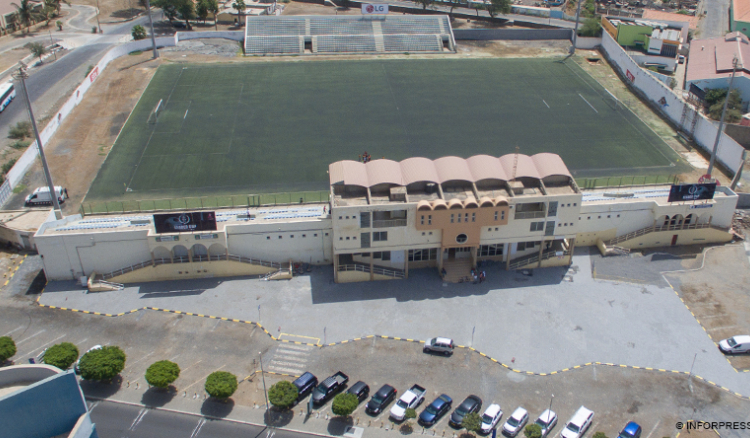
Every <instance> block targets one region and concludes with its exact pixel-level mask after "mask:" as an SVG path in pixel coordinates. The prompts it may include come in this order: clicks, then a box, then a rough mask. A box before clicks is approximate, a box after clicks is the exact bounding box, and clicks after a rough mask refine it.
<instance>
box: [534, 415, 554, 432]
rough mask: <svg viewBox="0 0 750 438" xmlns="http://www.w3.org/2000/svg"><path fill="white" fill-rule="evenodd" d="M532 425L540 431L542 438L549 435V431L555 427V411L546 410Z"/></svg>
mask: <svg viewBox="0 0 750 438" xmlns="http://www.w3.org/2000/svg"><path fill="white" fill-rule="evenodd" d="M534 424H536V425H537V426H539V428H540V429H542V438H545V437H546V436H547V435H548V434H549V431H550V430H552V429H553V428H554V427H555V426H557V414H556V413H555V411H550V410H549V409H547V410H545V411H544V412H542V414H541V415H539V418H537V419H536V421H535V422H534Z"/></svg>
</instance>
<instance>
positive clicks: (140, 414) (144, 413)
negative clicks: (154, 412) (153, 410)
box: [128, 409, 148, 430]
mask: <svg viewBox="0 0 750 438" xmlns="http://www.w3.org/2000/svg"><path fill="white" fill-rule="evenodd" d="M146 413H148V409H141V411H140V412H139V413H138V416H137V417H135V420H133V424H131V425H130V427H129V428H128V430H135V428H136V426H138V424H139V423H140V422H141V420H143V417H145V416H146Z"/></svg>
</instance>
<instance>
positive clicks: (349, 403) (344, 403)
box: [331, 392, 408, 417]
mask: <svg viewBox="0 0 750 438" xmlns="http://www.w3.org/2000/svg"><path fill="white" fill-rule="evenodd" d="M358 405H359V399H358V398H357V396H356V395H354V394H349V393H348V392H347V393H344V394H339V395H337V396H336V397H334V398H333V403H331V410H332V411H333V413H334V414H336V415H338V416H339V417H348V416H349V415H351V414H352V412H354V410H355V409H357V406H358ZM407 411H408V409H407Z"/></svg>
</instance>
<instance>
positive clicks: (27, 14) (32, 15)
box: [11, 0, 39, 31]
mask: <svg viewBox="0 0 750 438" xmlns="http://www.w3.org/2000/svg"><path fill="white" fill-rule="evenodd" d="M11 5H12V6H14V7H15V8H16V14H15V16H16V18H17V19H18V22H19V23H20V24H21V26H26V30H27V31H28V30H29V27H31V25H32V23H33V22H34V20H35V19H36V18H37V17H38V16H39V14H38V13H37V12H36V11H35V10H34V6H35V5H34V4H32V3H31V2H30V1H29V0H21V3H20V4H18V3H11Z"/></svg>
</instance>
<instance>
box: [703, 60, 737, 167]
mask: <svg viewBox="0 0 750 438" xmlns="http://www.w3.org/2000/svg"><path fill="white" fill-rule="evenodd" d="M738 62H739V61H738V60H737V57H736V56H735V57H734V59H733V60H732V77H731V79H729V88H727V98H726V99H725V100H724V109H723V110H721V120H720V121H719V130H718V131H716V141H714V149H713V151H711V161H710V162H709V163H708V172H706V175H707V176H708V177H709V179H711V172H713V170H714V162H715V161H716V152H717V151H718V150H719V141H720V140H721V134H722V132H723V131H724V117H725V116H726V115H727V105H728V104H729V95H730V94H731V93H732V83H733V82H734V74H735V72H737V64H738Z"/></svg>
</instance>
